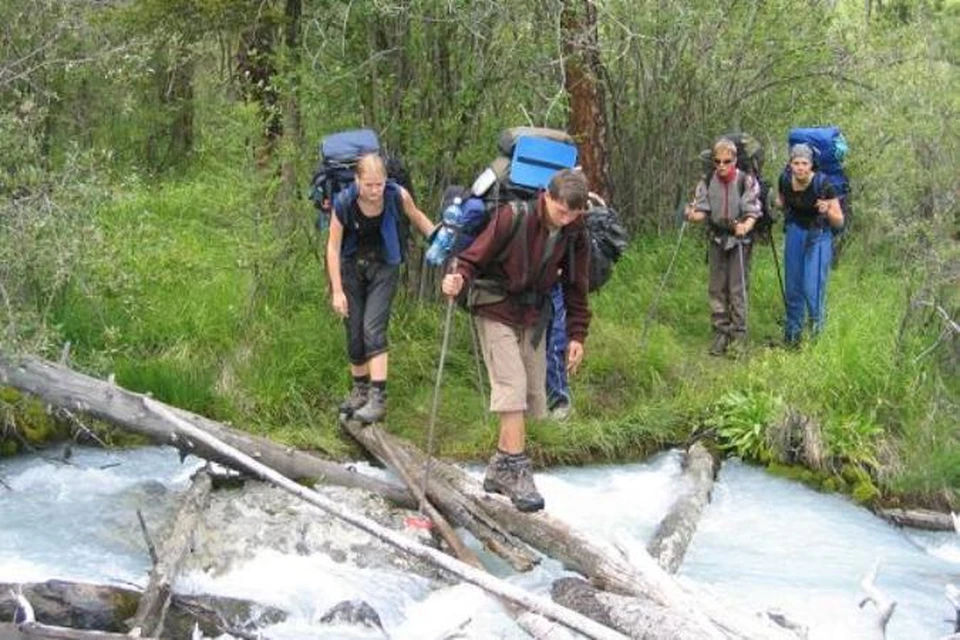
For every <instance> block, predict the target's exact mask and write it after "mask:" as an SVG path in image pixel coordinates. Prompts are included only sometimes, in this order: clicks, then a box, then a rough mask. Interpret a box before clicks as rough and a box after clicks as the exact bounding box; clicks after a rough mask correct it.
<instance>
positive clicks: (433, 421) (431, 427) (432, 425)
mask: <svg viewBox="0 0 960 640" xmlns="http://www.w3.org/2000/svg"><path fill="white" fill-rule="evenodd" d="M456 266H457V259H456V258H453V260H451V261H450V271H453V270H455V269H456ZM453 306H454V298H453V296H450V297H448V298H447V312H446V316H445V317H444V320H443V341H442V342H441V343H440V361H439V362H438V363H437V379H436V383H435V384H434V387H433V406H432V407H431V409H430V422H429V424H428V426H427V459H426V461H425V462H424V463H423V482H422V483H421V485H420V506H419V508H418V509H417V510H418V511H419V513H420V516H421V518H423V519H424V520H425V519H426V516H424V508H425V504H424V503H426V501H427V484H428V482H429V479H430V466H431V463H432V462H433V434H434V432H435V430H436V426H437V410H438V408H439V407H440V386H441V384H440V383H441V382H442V380H443V363H444V361H445V360H446V358H447V346H448V345H449V344H450V325H452V324H453Z"/></svg>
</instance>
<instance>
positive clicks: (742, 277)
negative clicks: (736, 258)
mask: <svg viewBox="0 0 960 640" xmlns="http://www.w3.org/2000/svg"><path fill="white" fill-rule="evenodd" d="M737 249H738V253H739V254H740V287H741V289H742V290H743V337H744V339H746V337H747V319H748V315H749V309H750V306H749V302H750V301H749V297H748V296H747V272H746V269H744V268H743V267H744V261H743V238H740V242H738V243H737Z"/></svg>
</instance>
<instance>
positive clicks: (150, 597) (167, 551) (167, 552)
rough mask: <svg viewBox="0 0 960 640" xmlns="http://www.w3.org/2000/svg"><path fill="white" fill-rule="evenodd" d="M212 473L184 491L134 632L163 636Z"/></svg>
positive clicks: (207, 500) (206, 501)
mask: <svg viewBox="0 0 960 640" xmlns="http://www.w3.org/2000/svg"><path fill="white" fill-rule="evenodd" d="M211 484H212V483H211V479H210V476H209V475H208V474H207V473H206V472H205V471H203V470H200V471H198V472H197V473H196V474H194V476H193V482H191V484H190V488H189V489H188V490H187V492H186V493H185V494H184V496H183V498H182V500H181V502H180V508H179V509H178V510H177V517H176V520H174V523H173V528H172V529H171V531H170V533H169V534H168V535H167V536H165V537H164V539H163V543H162V544H161V545H160V549H159V551H158V553H157V560H156V562H154V565H153V568H152V569H151V571H150V581H149V582H148V583H147V588H146V589H145V590H144V592H143V595H142V596H141V597H140V604H139V605H138V606H137V612H136V614H135V615H134V616H133V621H132V622H131V624H130V633H131V634H136V635H137V636H139V637H143V638H156V637H159V636H161V635H162V632H163V623H164V619H165V618H166V617H167V610H168V609H169V607H170V598H171V595H172V594H173V590H172V587H173V582H174V580H175V579H176V577H177V575H178V574H179V573H180V569H181V568H182V567H183V562H184V560H185V559H186V556H187V554H188V553H189V552H190V550H191V549H192V548H193V538H194V532H195V530H196V528H197V521H198V520H200V518H202V517H203V512H204V511H205V510H206V508H207V506H208V505H209V504H210V490H211Z"/></svg>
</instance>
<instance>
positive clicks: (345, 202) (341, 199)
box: [333, 184, 358, 228]
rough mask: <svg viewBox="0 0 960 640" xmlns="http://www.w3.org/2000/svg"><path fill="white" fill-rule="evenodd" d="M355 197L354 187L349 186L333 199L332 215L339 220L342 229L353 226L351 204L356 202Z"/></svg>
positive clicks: (352, 185) (355, 190)
mask: <svg viewBox="0 0 960 640" xmlns="http://www.w3.org/2000/svg"><path fill="white" fill-rule="evenodd" d="M357 195H358V194H357V187H356V185H355V184H351V185H350V186H349V187H347V188H346V189H343V190H342V191H341V192H340V193H338V194H337V197H336V198H334V199H333V210H334V213H335V214H336V215H337V217H338V218H340V219H341V221H342V223H343V226H344V228H347V227H349V226H351V225H352V224H353V204H354V203H355V202H356V201H357Z"/></svg>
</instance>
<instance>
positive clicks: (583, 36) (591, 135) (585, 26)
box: [560, 0, 612, 203]
mask: <svg viewBox="0 0 960 640" xmlns="http://www.w3.org/2000/svg"><path fill="white" fill-rule="evenodd" d="M560 25H561V37H562V38H563V45H562V50H563V78H564V82H563V83H564V89H565V90H566V92H567V97H568V99H569V100H570V134H571V135H572V136H573V138H574V139H575V140H576V141H577V145H578V146H579V148H580V164H581V166H582V167H583V172H584V174H585V175H586V177H587V183H588V184H589V185H590V189H591V190H592V191H594V192H596V193H597V194H599V195H600V197H601V198H603V199H604V200H606V201H607V202H608V203H611V202H612V201H611V196H612V193H611V183H610V160H609V154H608V153H607V145H606V135H607V116H606V110H605V108H604V94H603V89H602V87H601V84H600V82H599V81H598V78H599V77H600V73H601V61H600V49H599V42H598V35H597V8H596V5H595V3H594V2H593V1H592V0H564V2H563V9H562V13H561V16H560Z"/></svg>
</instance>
